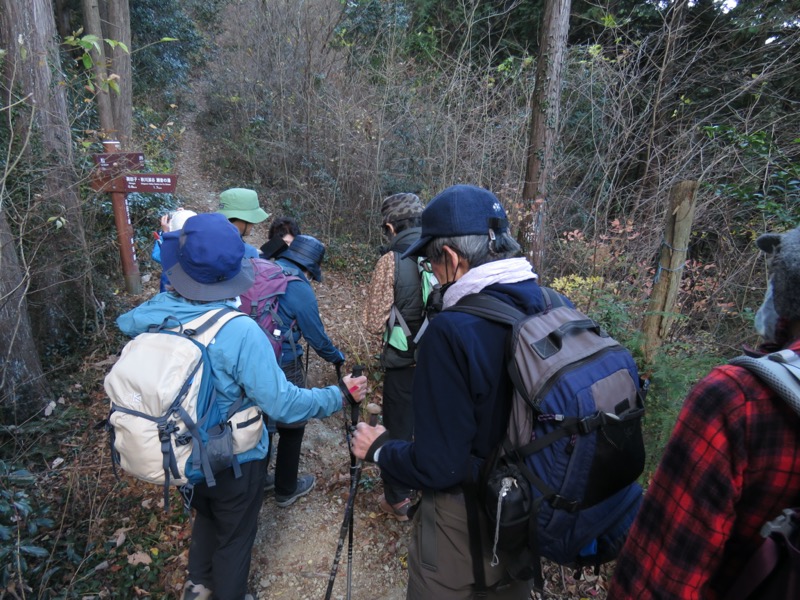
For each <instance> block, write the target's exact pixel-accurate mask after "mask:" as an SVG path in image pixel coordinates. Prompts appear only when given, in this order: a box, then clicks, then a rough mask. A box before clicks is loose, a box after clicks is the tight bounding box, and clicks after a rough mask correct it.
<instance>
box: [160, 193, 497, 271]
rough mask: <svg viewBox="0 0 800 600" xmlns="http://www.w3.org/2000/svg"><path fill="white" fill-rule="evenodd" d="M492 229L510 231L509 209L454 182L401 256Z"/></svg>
mask: <svg viewBox="0 0 800 600" xmlns="http://www.w3.org/2000/svg"><path fill="white" fill-rule="evenodd" d="M490 229H493V230H494V231H495V232H496V233H501V232H506V231H508V219H507V217H506V211H505V210H503V207H502V205H501V204H500V200H498V199H497V196H495V195H494V194H493V193H492V192H490V191H489V190H486V189H483V188H480V187H477V186H474V185H453V186H450V187H449V188H447V189H445V190H443V191H441V192H439V194H437V195H436V197H435V198H434V199H433V200H431V201H430V203H428V206H427V207H425V210H424V211H422V233H421V235H420V237H419V239H418V240H417V241H416V242H414V243H413V244H412V245H411V246H409V248H408V250H406V251H405V252H403V256H402V257H403V258H406V257H407V256H421V255H423V254H424V252H425V247H426V246H427V245H428V244H429V243H430V242H431V241H432V240H433V239H434V238H441V237H457V236H461V235H481V234H487V235H488V233H489V230H490ZM162 252H163V250H162Z"/></svg>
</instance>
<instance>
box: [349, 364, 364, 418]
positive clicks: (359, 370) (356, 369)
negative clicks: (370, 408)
mask: <svg viewBox="0 0 800 600" xmlns="http://www.w3.org/2000/svg"><path fill="white" fill-rule="evenodd" d="M363 374H364V365H353V377H361V376H362V375H363ZM360 415H361V405H360V404H353V406H351V407H350V422H351V424H352V425H353V427H355V426H356V425H358V417H359V416H360Z"/></svg>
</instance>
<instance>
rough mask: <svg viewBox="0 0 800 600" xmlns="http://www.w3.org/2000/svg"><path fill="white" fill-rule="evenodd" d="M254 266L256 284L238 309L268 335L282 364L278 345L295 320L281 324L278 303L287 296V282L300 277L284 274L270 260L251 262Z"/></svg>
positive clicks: (276, 357) (260, 259)
mask: <svg viewBox="0 0 800 600" xmlns="http://www.w3.org/2000/svg"><path fill="white" fill-rule="evenodd" d="M250 260H251V261H252V263H253V271H254V272H255V281H254V282H253V285H252V286H251V287H250V289H249V290H247V291H246V292H245V293H244V294H242V295H241V296H240V297H239V298H240V300H241V301H242V305H241V306H240V307H239V310H240V311H242V312H243V313H245V314H248V315H250V317H251V318H252V319H253V320H255V322H256V323H258V326H259V327H261V329H263V330H264V333H266V334H267V339H268V340H269V343H270V344H272V349H273V350H274V351H275V359H276V360H277V361H278V364H280V362H281V343H282V342H283V340H284V337H285V336H286V335H288V334H289V333H290V332H291V330H292V326H293V325H294V321H293V322H291V323H283V322H282V321H281V318H280V317H279V316H278V303H279V302H280V299H281V297H282V296H283V295H284V294H285V293H286V286H287V285H288V284H289V282H290V281H300V278H299V277H295V276H294V275H287V274H286V273H284V272H283V269H282V268H281V266H280V265H279V264H277V263H275V262H273V261H271V260H265V259H263V258H252V259H250Z"/></svg>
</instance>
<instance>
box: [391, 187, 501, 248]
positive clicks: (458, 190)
mask: <svg viewBox="0 0 800 600" xmlns="http://www.w3.org/2000/svg"><path fill="white" fill-rule="evenodd" d="M490 229H493V230H494V231H495V232H497V233H504V232H507V231H508V218H507V217H506V211H505V210H503V207H502V205H501V204H500V200H498V199H497V196H495V195H494V194H493V193H492V192H490V191H489V190H486V189H483V188H479V187H477V186H474V185H453V186H450V187H449V188H447V189H445V190H443V191H441V192H439V194H437V195H436V197H435V198H434V199H433V200H431V201H430V203H429V204H428V206H427V207H425V210H424V211H422V233H421V235H420V237H419V239H418V240H417V241H416V242H414V243H413V244H411V246H409V248H408V249H407V250H406V251H405V252H404V253H403V256H402V257H403V258H406V257H407V256H421V255H423V254H424V252H425V247H426V246H427V245H428V244H429V243H430V242H431V241H432V240H433V239H434V238H441V237H457V236H461V235H481V234H488V233H489V230H490Z"/></svg>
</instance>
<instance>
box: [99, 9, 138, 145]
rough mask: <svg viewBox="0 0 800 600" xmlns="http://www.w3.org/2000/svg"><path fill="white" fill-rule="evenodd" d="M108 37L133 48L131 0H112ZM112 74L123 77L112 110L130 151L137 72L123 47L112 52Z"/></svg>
mask: <svg viewBox="0 0 800 600" xmlns="http://www.w3.org/2000/svg"><path fill="white" fill-rule="evenodd" d="M103 31H104V37H106V38H108V39H110V40H114V41H116V42H122V43H123V44H125V47H126V48H128V49H130V47H131V13H130V8H129V5H128V0H110V1H109V3H108V20H107V21H106V22H105V23H104V28H103ZM108 56H110V58H111V60H110V61H109V67H108V73H109V76H110V75H112V74H114V75H117V76H119V79H117V84H118V85H119V93H118V94H117V93H112V94H111V110H112V112H113V114H114V125H115V127H116V129H117V132H116V133H117V140H118V141H119V143H120V147H121V148H122V149H123V150H130V142H131V132H132V130H133V71H132V69H131V55H130V53H129V52H125V50H123V49H122V48H121V47H119V46H115V47H113V48H111V49H110V50H109V52H108Z"/></svg>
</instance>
